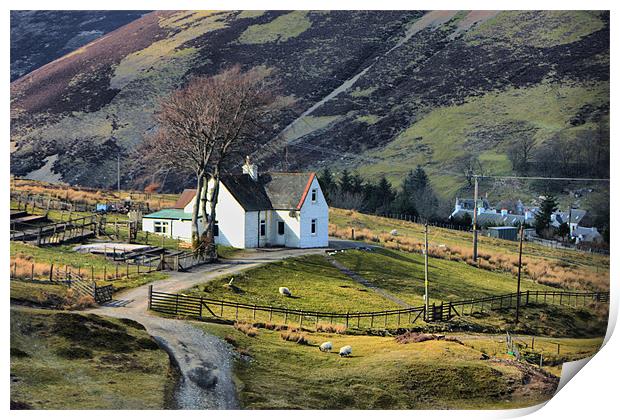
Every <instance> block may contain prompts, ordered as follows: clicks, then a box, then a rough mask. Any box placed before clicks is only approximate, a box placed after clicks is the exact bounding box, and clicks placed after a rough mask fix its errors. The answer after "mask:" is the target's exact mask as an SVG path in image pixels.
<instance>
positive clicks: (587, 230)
mask: <svg viewBox="0 0 620 420" xmlns="http://www.w3.org/2000/svg"><path fill="white" fill-rule="evenodd" d="M571 237H572V238H574V239H575V243H576V244H578V243H581V242H594V243H601V242H603V235H601V234H600V233H599V231H598V229H597V228H595V227H583V226H577V227H576V228H575V229H574V230H573V231H572V233H571Z"/></svg>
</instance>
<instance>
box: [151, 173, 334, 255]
mask: <svg viewBox="0 0 620 420" xmlns="http://www.w3.org/2000/svg"><path fill="white" fill-rule="evenodd" d="M209 188H213V181H212V180H211V181H210V182H209ZM188 200H189V201H188ZM195 201H196V190H185V191H184V192H183V194H182V195H181V198H180V199H179V201H178V202H177V204H176V205H175V207H177V208H176V209H167V210H161V211H159V212H157V213H153V214H150V215H147V216H145V217H144V221H143V229H144V230H148V231H149V232H155V233H160V234H165V235H167V236H172V237H175V238H176V237H177V235H181V233H180V232H181V231H182V232H183V236H182V239H185V240H190V239H191V232H192V230H191V229H192V226H191V214H192V210H193V206H194V205H195ZM207 205H208V203H207ZM181 206H183V207H182V208H181ZM328 210H329V209H328V206H327V202H326V201H325V197H324V196H323V192H322V191H321V187H320V185H319V181H318V178H317V176H316V174H315V173H314V172H303V173H282V172H268V173H264V174H261V175H260V176H259V174H258V170H257V167H256V165H253V164H249V163H248V162H247V161H246V163H245V165H244V166H243V173H242V174H239V175H225V176H222V178H221V180H220V190H219V194H218V202H217V205H216V218H217V220H216V229H215V241H216V243H218V244H222V245H228V246H233V247H236V248H261V247H270V246H275V247H291V248H318V247H326V246H328V223H329V212H328ZM169 212H172V214H169ZM177 212H178V213H177ZM162 213H163V216H171V217H173V218H174V217H177V216H182V217H178V218H177V219H174V220H170V219H164V218H162V217H161V216H162ZM151 220H152V222H151ZM167 221H170V222H169V223H170V229H171V230H170V231H165V232H164V231H159V232H157V231H156V230H155V229H156V226H163V225H165V223H166V222H167ZM186 221H187V223H188V225H187V226H185V224H183V225H181V223H185V222H186ZM151 223H152V224H151ZM181 226H183V227H181ZM175 229H176V230H175ZM201 229H203V225H202V221H201ZM179 237H180V236H179Z"/></svg>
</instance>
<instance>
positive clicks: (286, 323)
mask: <svg viewBox="0 0 620 420" xmlns="http://www.w3.org/2000/svg"><path fill="white" fill-rule="evenodd" d="M284 325H288V309H285V310H284Z"/></svg>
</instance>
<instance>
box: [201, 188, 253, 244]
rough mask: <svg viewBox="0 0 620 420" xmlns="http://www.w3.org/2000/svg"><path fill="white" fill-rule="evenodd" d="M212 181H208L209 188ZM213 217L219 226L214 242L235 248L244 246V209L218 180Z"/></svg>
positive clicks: (208, 204)
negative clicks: (217, 192)
mask: <svg viewBox="0 0 620 420" xmlns="http://www.w3.org/2000/svg"><path fill="white" fill-rule="evenodd" d="M212 187H213V181H209V188H212ZM209 206H210V203H209V202H207V213H209V214H210V212H209V209H210V207H209ZM215 219H216V220H217V222H218V223H217V225H218V228H219V235H218V236H217V237H216V238H215V243H217V244H221V245H227V246H234V247H235V248H246V243H245V210H244V209H243V207H241V205H240V204H239V203H238V202H237V200H235V199H234V197H233V196H232V194H231V193H230V191H229V190H228V188H226V186H225V185H224V184H222V183H221V182H220V191H219V194H218V200H217V204H216V205H215Z"/></svg>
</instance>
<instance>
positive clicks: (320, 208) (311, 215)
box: [299, 177, 329, 248]
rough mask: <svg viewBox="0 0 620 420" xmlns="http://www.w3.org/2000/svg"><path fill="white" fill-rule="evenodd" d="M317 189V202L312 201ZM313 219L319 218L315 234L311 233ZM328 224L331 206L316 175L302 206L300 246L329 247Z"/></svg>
mask: <svg viewBox="0 0 620 420" xmlns="http://www.w3.org/2000/svg"><path fill="white" fill-rule="evenodd" d="M315 188H316V189H317V199H316V202H314V203H313V202H312V190H313V189H315ZM312 219H317V232H316V234H315V235H313V234H312V233H311V223H312ZM328 225H329V207H328V206H327V201H325V197H324V196H323V192H322V191H321V187H320V186H319V181H318V180H317V178H316V177H315V178H314V179H313V180H312V184H311V185H310V189H309V190H308V195H307V196H306V199H305V201H304V203H303V205H302V206H301V220H300V241H299V247H300V248H320V247H327V246H328V244H329V239H328V236H329V235H328V232H329V230H328Z"/></svg>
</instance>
